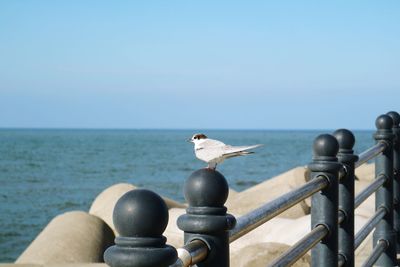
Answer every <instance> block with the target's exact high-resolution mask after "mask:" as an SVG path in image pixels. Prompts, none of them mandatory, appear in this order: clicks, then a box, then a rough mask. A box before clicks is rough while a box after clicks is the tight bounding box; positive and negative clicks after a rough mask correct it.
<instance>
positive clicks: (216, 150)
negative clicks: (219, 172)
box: [188, 134, 262, 170]
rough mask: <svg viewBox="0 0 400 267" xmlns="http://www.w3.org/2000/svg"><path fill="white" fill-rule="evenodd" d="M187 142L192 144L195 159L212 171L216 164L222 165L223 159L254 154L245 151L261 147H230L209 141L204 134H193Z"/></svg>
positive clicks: (219, 142)
mask: <svg viewBox="0 0 400 267" xmlns="http://www.w3.org/2000/svg"><path fill="white" fill-rule="evenodd" d="M188 141H189V142H192V143H194V153H195V155H196V157H197V158H198V159H200V160H202V161H205V162H207V163H208V166H207V168H209V169H214V170H215V168H216V167H217V164H220V163H222V162H223V161H224V160H225V159H229V158H233V157H237V156H245V155H249V154H252V153H254V152H252V151H247V150H251V149H254V148H256V147H259V146H262V145H261V144H258V145H252V146H230V145H226V144H224V143H223V142H221V141H218V140H214V139H210V138H208V137H207V136H206V135H204V134H195V135H193V136H192V138H190V139H189V140H188Z"/></svg>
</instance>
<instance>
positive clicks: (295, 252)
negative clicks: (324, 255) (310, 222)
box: [268, 224, 329, 266]
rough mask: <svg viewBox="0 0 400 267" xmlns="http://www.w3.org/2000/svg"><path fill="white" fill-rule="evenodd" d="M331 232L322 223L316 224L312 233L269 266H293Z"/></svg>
mask: <svg viewBox="0 0 400 267" xmlns="http://www.w3.org/2000/svg"><path fill="white" fill-rule="evenodd" d="M328 233H329V231H328V229H327V228H326V227H325V226H323V225H322V224H320V225H318V226H316V227H315V228H314V229H313V230H312V231H311V232H310V233H308V234H307V235H306V236H304V237H303V238H302V239H300V240H299V241H297V242H296V244H294V245H293V246H292V247H290V248H289V249H288V250H287V251H286V252H285V253H283V254H282V255H281V256H280V257H279V258H278V259H276V260H274V261H273V262H272V263H271V264H269V265H268V266H291V265H292V264H294V263H295V262H296V261H297V260H298V259H300V258H301V256H303V255H304V254H306V253H307V251H309V250H310V249H311V248H313V247H314V246H315V245H316V244H318V242H319V241H321V240H322V239H323V238H324V237H325V236H326V235H327V234H328Z"/></svg>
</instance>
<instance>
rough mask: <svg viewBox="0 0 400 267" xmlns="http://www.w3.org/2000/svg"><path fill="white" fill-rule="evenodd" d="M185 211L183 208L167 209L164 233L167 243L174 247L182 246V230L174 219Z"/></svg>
mask: <svg viewBox="0 0 400 267" xmlns="http://www.w3.org/2000/svg"><path fill="white" fill-rule="evenodd" d="M185 213H186V211H185V209H178V208H172V209H170V210H169V221H168V225H167V228H166V229H165V232H164V235H165V236H166V237H167V244H168V245H171V246H174V247H175V248H179V247H182V246H183V231H182V230H181V229H179V228H178V226H177V224H176V221H177V220H178V217H179V216H181V215H182V214H185Z"/></svg>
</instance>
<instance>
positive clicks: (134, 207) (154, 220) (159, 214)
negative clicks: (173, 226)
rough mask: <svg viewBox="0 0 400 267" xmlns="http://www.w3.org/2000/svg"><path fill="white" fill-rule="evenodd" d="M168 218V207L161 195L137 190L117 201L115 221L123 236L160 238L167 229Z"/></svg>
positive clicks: (114, 213) (114, 214)
mask: <svg viewBox="0 0 400 267" xmlns="http://www.w3.org/2000/svg"><path fill="white" fill-rule="evenodd" d="M168 216H169V215H168V207H167V205H166V204H165V202H164V200H163V199H162V198H161V197H160V196H159V195H157V194H156V193H154V192H152V191H150V190H146V189H135V190H131V191H129V192H127V193H125V194H124V195H123V196H122V197H121V198H120V199H119V200H118V201H117V204H116V205H115V207H114V212H113V221H114V225H115V228H116V230H117V231H118V233H119V234H120V235H121V236H125V237H159V236H161V235H162V234H163V232H164V231H165V228H166V227H167V224H168Z"/></svg>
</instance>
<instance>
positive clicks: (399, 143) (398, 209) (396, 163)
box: [387, 111, 400, 253]
mask: <svg viewBox="0 0 400 267" xmlns="http://www.w3.org/2000/svg"><path fill="white" fill-rule="evenodd" d="M387 115H389V116H390V117H391V118H392V121H393V127H392V131H393V134H394V135H395V137H394V139H393V194H394V195H393V206H394V210H393V218H394V225H393V227H394V230H395V231H396V234H397V242H396V243H397V246H396V247H397V252H398V253H399V252H400V127H399V123H400V114H399V113H397V112H396V111H390V112H388V113H387Z"/></svg>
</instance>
